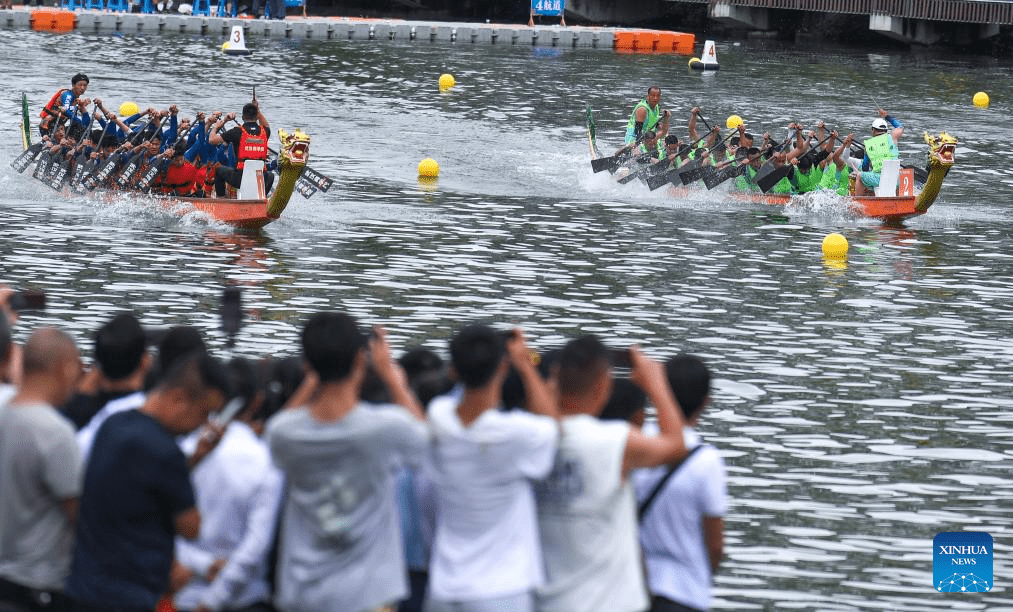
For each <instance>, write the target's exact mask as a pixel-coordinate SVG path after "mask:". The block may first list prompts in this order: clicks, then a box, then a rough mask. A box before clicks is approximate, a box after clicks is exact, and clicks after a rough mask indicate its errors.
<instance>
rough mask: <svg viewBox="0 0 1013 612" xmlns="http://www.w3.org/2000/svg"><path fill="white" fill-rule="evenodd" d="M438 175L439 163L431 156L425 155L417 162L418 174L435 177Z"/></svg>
mask: <svg viewBox="0 0 1013 612" xmlns="http://www.w3.org/2000/svg"><path fill="white" fill-rule="evenodd" d="M439 175H440V164H438V163H436V160H435V159H433V158H432V157H427V158H425V159H423V160H422V161H420V162H419V176H421V177H426V178H436V177H438V176H439Z"/></svg>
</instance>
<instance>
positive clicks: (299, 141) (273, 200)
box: [12, 101, 331, 229]
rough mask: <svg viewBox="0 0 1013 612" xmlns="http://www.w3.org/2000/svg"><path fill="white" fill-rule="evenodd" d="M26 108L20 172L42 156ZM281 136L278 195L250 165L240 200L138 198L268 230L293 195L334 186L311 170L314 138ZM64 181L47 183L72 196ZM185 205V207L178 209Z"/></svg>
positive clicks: (257, 167) (296, 134) (297, 134)
mask: <svg viewBox="0 0 1013 612" xmlns="http://www.w3.org/2000/svg"><path fill="white" fill-rule="evenodd" d="M23 106H24V113H23V118H22V126H21V127H22V129H21V136H22V150H23V152H24V154H23V155H22V156H21V157H19V159H16V160H15V161H14V163H12V165H13V166H14V167H15V168H16V169H17V170H18V171H19V172H24V171H25V170H26V169H27V167H28V166H29V165H30V164H31V163H33V160H34V159H35V155H38V151H39V148H40V144H38V143H37V144H36V145H34V147H31V148H30V147H29V145H30V134H31V132H30V130H31V127H30V123H29V121H28V111H27V102H26V101H23ZM278 137H279V139H280V141H281V149H280V150H279V151H278V153H277V156H278V159H277V161H278V177H277V180H276V181H275V183H276V186H275V189H274V192H273V193H271V194H270V195H267V194H266V193H265V192H264V179H263V172H265V170H264V169H263V167H262V166H263V164H259V165H258V164H252V163H249V162H248V165H249V166H251V167H250V168H249V169H248V170H246V171H245V174H244V180H243V182H242V185H241V188H240V189H239V190H238V193H237V196H238V197H237V198H217V197H215V198H205V197H196V196H182V195H163V194H156V193H150V194H143V193H140V192H138V195H139V196H143V197H147V198H153V199H155V200H156V201H158V202H160V203H161V204H162V205H163V207H164V208H166V209H168V210H173V211H174V212H177V213H178V214H186V213H188V212H190V211H189V210H187V209H188V208H190V207H192V209H193V210H196V211H199V212H202V213H205V214H207V215H208V216H210V217H212V218H213V219H216V220H218V221H221V222H223V223H227V224H229V225H232V226H234V227H237V228H243V229H259V228H261V227H264V226H265V225H267V224H268V223H271V222H272V221H275V220H277V219H278V218H279V217H281V214H282V212H284V210H285V208H286V207H287V206H288V203H289V200H290V199H291V197H292V194H293V192H295V191H299V192H300V193H302V194H303V195H304V196H306V197H309V196H310V195H312V194H313V193H314V192H316V190H317V189H318V188H320V189H322V190H324V191H326V190H327V188H328V187H329V186H330V183H331V179H329V178H327V177H324V176H322V175H319V174H317V173H315V172H313V171H312V170H308V169H307V166H306V163H307V161H309V152H310V137H309V136H308V135H306V134H305V133H303V132H302V131H301V130H296V131H295V132H293V133H287V132H285V130H279V131H278ZM31 149H35V155H32V156H31V158H30V159H29V157H28V153H29V152H30V150H31ZM22 160H27V162H23V161H22ZM19 162H20V163H19ZM34 163H39V162H34ZM304 172H305V173H306V174H307V175H311V174H312V175H314V178H313V180H307V178H305V177H303V174H304ZM60 178H61V180H60V181H53V182H51V183H46V184H48V185H49V186H50V187H55V188H57V191H58V192H60V193H65V194H66V195H68V196H69V195H71V194H72V193H74V192H73V191H72V190H71V189H70V188H69V187H66V186H63V181H62V177H60ZM44 182H45V181H44ZM95 193H97V194H102V195H108V194H112V193H115V194H129V193H133V192H130V191H96V192H95ZM100 197H101V196H100ZM181 203H182V204H184V205H185V206H183V207H180V206H178V205H179V204H181Z"/></svg>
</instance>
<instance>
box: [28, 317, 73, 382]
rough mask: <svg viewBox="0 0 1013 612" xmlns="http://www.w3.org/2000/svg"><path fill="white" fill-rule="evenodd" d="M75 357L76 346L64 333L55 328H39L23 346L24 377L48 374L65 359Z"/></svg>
mask: <svg viewBox="0 0 1013 612" xmlns="http://www.w3.org/2000/svg"><path fill="white" fill-rule="evenodd" d="M76 357H77V346H76V345H75V344H74V340H73V339H72V338H71V337H70V336H68V335H67V334H66V333H64V332H62V331H60V330H59V329H56V328H55V327H40V328H39V329H37V330H35V331H33V332H32V335H31V336H30V337H29V338H28V342H27V343H26V344H25V351H24V372H25V376H31V375H33V374H48V373H50V372H52V371H53V369H54V368H58V367H60V364H61V363H62V362H63V361H65V360H67V359H74V358H76Z"/></svg>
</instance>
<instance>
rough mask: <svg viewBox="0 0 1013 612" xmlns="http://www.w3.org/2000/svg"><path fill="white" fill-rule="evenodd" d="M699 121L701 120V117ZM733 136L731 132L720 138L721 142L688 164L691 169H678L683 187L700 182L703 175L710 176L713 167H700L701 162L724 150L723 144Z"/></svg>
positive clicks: (733, 132)
mask: <svg viewBox="0 0 1013 612" xmlns="http://www.w3.org/2000/svg"><path fill="white" fill-rule="evenodd" d="M701 119H703V117H701ZM704 123H705V124H706V123H707V122H706V121H704ZM735 134H736V131H735V130H732V131H731V132H729V133H728V135H727V136H725V137H724V138H722V139H721V141H720V142H719V143H718V144H716V145H714V146H713V147H710V148H708V149H707V150H706V153H701V154H700V155H698V156H697V158H696V159H695V160H693V161H692V162H690V164H692V165H693V167H692V168H688V169H687V168H685V167H683V168H680V172H679V180H680V181H681V182H682V184H683V185H689V184H690V183H692V182H695V181H698V180H700V179H701V178H703V177H704V176H705V175H707V174H711V173H712V172H713V170H714V166H704V165H702V164H703V162H704V160H705V159H706V156H708V155H712V154H713V153H715V152H717V151H721V150H724V144H725V142H726V141H727V140H728V139H729V138H731V137H732V136H733V135H735ZM690 164H687V165H690Z"/></svg>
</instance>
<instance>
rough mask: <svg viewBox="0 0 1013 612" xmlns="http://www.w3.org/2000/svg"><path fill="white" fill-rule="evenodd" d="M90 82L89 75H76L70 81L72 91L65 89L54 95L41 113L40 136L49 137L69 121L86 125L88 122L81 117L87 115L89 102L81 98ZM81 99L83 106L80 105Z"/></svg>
mask: <svg viewBox="0 0 1013 612" xmlns="http://www.w3.org/2000/svg"><path fill="white" fill-rule="evenodd" d="M88 82H89V80H88V76H87V75H85V74H81V73H78V74H75V75H74V76H73V77H71V79H70V89H67V88H63V89H60V90H58V91H57V92H56V93H55V94H53V97H52V98H50V99H49V102H47V103H46V105H45V106H44V107H42V112H40V113H39V116H40V117H42V120H41V121H39V134H41V135H42V136H46V135H48V134H49V133H50V132H52V131H53V130H54V129H55V126H56V125H60V124H63V122H64V121H66V120H67V119H71V120H74V121H77V122H79V123H85V121H86V120H85V119H84V118H83V117H82V116H81V113H82V112H83V113H85V114H86V113H87V108H88V102H89V100H88V99H87V98H81V96H83V95H84V92H85V91H87V90H88ZM79 99H80V101H81V102H83V105H79V104H78V101H79ZM79 109H80V110H79Z"/></svg>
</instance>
